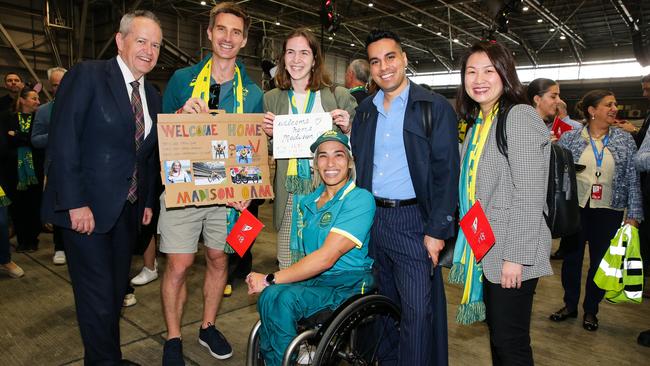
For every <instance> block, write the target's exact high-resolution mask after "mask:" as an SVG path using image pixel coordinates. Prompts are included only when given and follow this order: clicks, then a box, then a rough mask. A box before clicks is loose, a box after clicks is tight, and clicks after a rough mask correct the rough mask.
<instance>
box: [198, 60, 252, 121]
mask: <svg viewBox="0 0 650 366" xmlns="http://www.w3.org/2000/svg"><path fill="white" fill-rule="evenodd" d="M211 76H212V58H210V59H209V60H208V62H206V63H205V65H204V66H203V68H202V69H201V72H199V75H198V76H197V77H196V79H194V80H192V82H191V83H190V86H192V87H194V88H193V89H192V98H201V99H203V100H204V101H205V102H206V103H208V100H210V78H211ZM232 90H233V93H234V97H235V98H234V99H235V107H234V108H233V111H232V112H231V113H244V85H243V83H242V79H241V72H240V71H239V66H237V64H235V77H234V79H233V85H232ZM217 97H218V96H217Z"/></svg>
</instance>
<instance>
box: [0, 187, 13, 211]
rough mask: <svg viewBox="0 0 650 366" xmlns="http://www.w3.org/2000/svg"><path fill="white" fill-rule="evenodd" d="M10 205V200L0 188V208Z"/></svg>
mask: <svg viewBox="0 0 650 366" xmlns="http://www.w3.org/2000/svg"><path fill="white" fill-rule="evenodd" d="M10 204H11V200H10V199H9V197H7V194H6V193H5V191H4V189H2V186H0V207H5V206H9V205H10Z"/></svg>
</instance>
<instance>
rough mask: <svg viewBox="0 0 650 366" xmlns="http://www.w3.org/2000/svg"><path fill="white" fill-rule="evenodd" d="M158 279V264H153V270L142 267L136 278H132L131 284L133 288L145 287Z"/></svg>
mask: <svg viewBox="0 0 650 366" xmlns="http://www.w3.org/2000/svg"><path fill="white" fill-rule="evenodd" d="M157 278H158V263H156V262H154V267H153V270H151V269H149V268H147V267H146V266H144V267H142V270H141V271H140V273H138V275H137V276H135V277H133V279H132V280H131V284H132V285H133V286H142V285H146V284H148V283H149V282H151V281H153V280H155V279H157Z"/></svg>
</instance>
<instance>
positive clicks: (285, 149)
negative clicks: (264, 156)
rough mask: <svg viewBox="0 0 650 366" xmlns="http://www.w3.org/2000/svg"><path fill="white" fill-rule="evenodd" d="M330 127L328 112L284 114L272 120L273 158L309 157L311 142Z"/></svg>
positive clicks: (310, 155) (330, 120)
mask: <svg viewBox="0 0 650 366" xmlns="http://www.w3.org/2000/svg"><path fill="white" fill-rule="evenodd" d="M331 129H332V116H330V114H329V113H308V114H286V115H278V116H275V121H273V158H275V159H289V158H311V157H312V153H311V150H309V147H310V146H311V144H313V143H314V141H316V139H317V138H318V136H320V135H322V134H323V133H325V131H328V130H331Z"/></svg>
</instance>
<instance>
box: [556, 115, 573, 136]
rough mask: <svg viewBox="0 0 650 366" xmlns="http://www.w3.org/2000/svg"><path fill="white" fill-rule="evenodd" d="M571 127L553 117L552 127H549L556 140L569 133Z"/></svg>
mask: <svg viewBox="0 0 650 366" xmlns="http://www.w3.org/2000/svg"><path fill="white" fill-rule="evenodd" d="M572 129H573V127H571V125H570V124H568V123H566V122H564V121H563V120H561V119H559V118H557V117H555V120H554V121H553V126H552V127H551V131H552V132H553V135H555V137H557V138H558V139H559V138H560V136H562V134H563V133H565V132H567V131H571V130H572Z"/></svg>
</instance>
